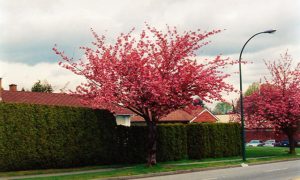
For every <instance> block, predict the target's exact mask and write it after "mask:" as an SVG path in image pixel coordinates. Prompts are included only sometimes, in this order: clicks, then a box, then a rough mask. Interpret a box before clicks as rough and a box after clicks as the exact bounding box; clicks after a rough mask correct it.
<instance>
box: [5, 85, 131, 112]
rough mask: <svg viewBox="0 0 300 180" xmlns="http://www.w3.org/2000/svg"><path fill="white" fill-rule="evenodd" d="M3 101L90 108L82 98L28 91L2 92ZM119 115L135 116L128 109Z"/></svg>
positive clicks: (122, 110)
mask: <svg viewBox="0 0 300 180" xmlns="http://www.w3.org/2000/svg"><path fill="white" fill-rule="evenodd" d="M1 97H2V101H3V102H7V103H26V104H41V105H53V106H72V107H90V106H88V105H84V104H83V103H82V102H81V100H80V98H79V97H78V96H75V95H70V94H65V93H64V94H63V93H44V92H26V91H6V90H2V95H1ZM116 114H117V115H130V114H133V113H132V112H131V111H129V110H127V109H121V110H119V111H118V112H116Z"/></svg>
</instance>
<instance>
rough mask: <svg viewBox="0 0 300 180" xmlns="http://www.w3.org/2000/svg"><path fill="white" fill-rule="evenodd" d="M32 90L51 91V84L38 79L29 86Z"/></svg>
mask: <svg viewBox="0 0 300 180" xmlns="http://www.w3.org/2000/svg"><path fill="white" fill-rule="evenodd" d="M31 91H32V92H46V93H52V92H53V88H52V86H51V84H49V83H48V82H47V81H44V82H41V80H38V81H37V82H36V83H34V85H33V86H32V87H31Z"/></svg>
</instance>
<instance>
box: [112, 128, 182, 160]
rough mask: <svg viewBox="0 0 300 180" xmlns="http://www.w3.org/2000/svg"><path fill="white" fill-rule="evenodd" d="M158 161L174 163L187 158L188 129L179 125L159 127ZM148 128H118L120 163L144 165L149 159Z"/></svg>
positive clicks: (118, 156)
mask: <svg viewBox="0 0 300 180" xmlns="http://www.w3.org/2000/svg"><path fill="white" fill-rule="evenodd" d="M157 131H158V132H157V133H158V139H157V160H158V161H160V162H162V161H173V160H180V159H185V158H187V142H186V140H187V139H186V128H185V126H183V125H179V124H175V125H174V124H167V125H159V126H158V127H157ZM147 137H148V128H147V127H145V126H132V127H125V126H118V130H117V135H116V145H117V146H118V147H117V151H116V152H117V154H116V155H115V157H116V162H118V163H143V162H146V158H147V145H148V144H147V142H148V139H147Z"/></svg>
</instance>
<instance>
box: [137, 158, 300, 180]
mask: <svg viewBox="0 0 300 180" xmlns="http://www.w3.org/2000/svg"><path fill="white" fill-rule="evenodd" d="M196 179H197V180H217V179H234V180H238V179H241V180H267V179H271V180H296V179H297V180H300V160H297V161H285V162H279V163H270V164H262V165H252V166H248V167H236V168H227V169H218V170H208V171H199V172H193V173H187V174H175V175H167V176H159V177H151V178H143V179H142V180H196Z"/></svg>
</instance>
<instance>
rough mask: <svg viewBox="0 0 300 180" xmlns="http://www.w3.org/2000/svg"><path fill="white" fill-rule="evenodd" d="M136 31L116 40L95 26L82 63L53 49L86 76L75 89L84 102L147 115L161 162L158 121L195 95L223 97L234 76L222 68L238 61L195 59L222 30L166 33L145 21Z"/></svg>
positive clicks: (151, 151) (152, 148) (152, 156)
mask: <svg viewBox="0 0 300 180" xmlns="http://www.w3.org/2000/svg"><path fill="white" fill-rule="evenodd" d="M133 31H134V29H133V30H132V31H130V32H129V33H126V34H123V33H122V34H120V36H118V37H117V38H116V41H115V43H112V42H106V41H105V36H104V35H102V36H99V35H98V34H96V33H95V32H94V31H93V30H92V33H93V35H94V37H95V42H93V45H94V46H93V47H81V49H82V50H83V51H84V54H85V57H84V58H82V59H79V60H78V61H75V60H73V59H72V58H69V57H68V56H67V55H65V53H64V52H62V51H59V50H58V49H57V46H55V47H54V48H53V50H54V51H55V53H56V54H58V55H59V56H60V57H61V58H62V62H60V65H61V66H62V67H64V68H67V69H69V70H70V71H72V72H74V73H75V74H77V75H80V76H84V77H85V78H86V79H87V83H84V84H81V85H80V86H78V87H77V89H76V92H75V93H76V94H78V95H80V96H81V97H82V99H83V101H84V102H85V103H88V104H90V105H91V106H92V107H94V108H105V109H108V110H110V111H112V112H116V111H117V109H118V108H126V109H129V110H131V111H132V112H134V113H136V114H137V115H139V116H141V117H143V118H144V120H145V121H146V124H147V126H148V129H149V135H148V138H149V140H148V157H147V161H148V165H150V166H151V165H154V164H156V137H157V126H156V125H157V123H158V122H159V121H160V119H161V118H162V117H164V116H166V115H167V114H169V113H170V112H172V111H174V110H177V109H179V108H183V107H185V106H187V105H190V104H191V103H192V99H191V97H192V96H199V97H200V98H201V100H202V101H204V102H209V101H211V100H222V98H221V92H224V91H225V92H230V91H232V90H233V88H232V86H231V85H229V84H227V83H225V82H224V79H225V78H227V77H228V76H229V74H224V73H223V72H222V71H220V68H224V67H225V66H226V65H229V64H232V63H233V62H229V60H228V59H222V58H221V57H220V56H216V57H215V58H214V59H212V60H208V59H203V60H201V61H199V60H196V54H195V53H196V50H198V49H199V48H201V47H202V46H205V45H207V44H208V43H209V41H207V40H206V39H207V38H208V37H210V36H212V35H215V34H216V33H219V32H220V30H213V31H210V32H202V31H200V30H197V31H185V32H182V33H179V32H178V31H177V28H176V27H169V26H167V28H166V31H165V32H163V31H160V30H157V29H156V28H154V27H151V26H149V25H148V24H146V27H145V29H144V30H142V31H141V33H140V34H139V35H136V34H133Z"/></svg>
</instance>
